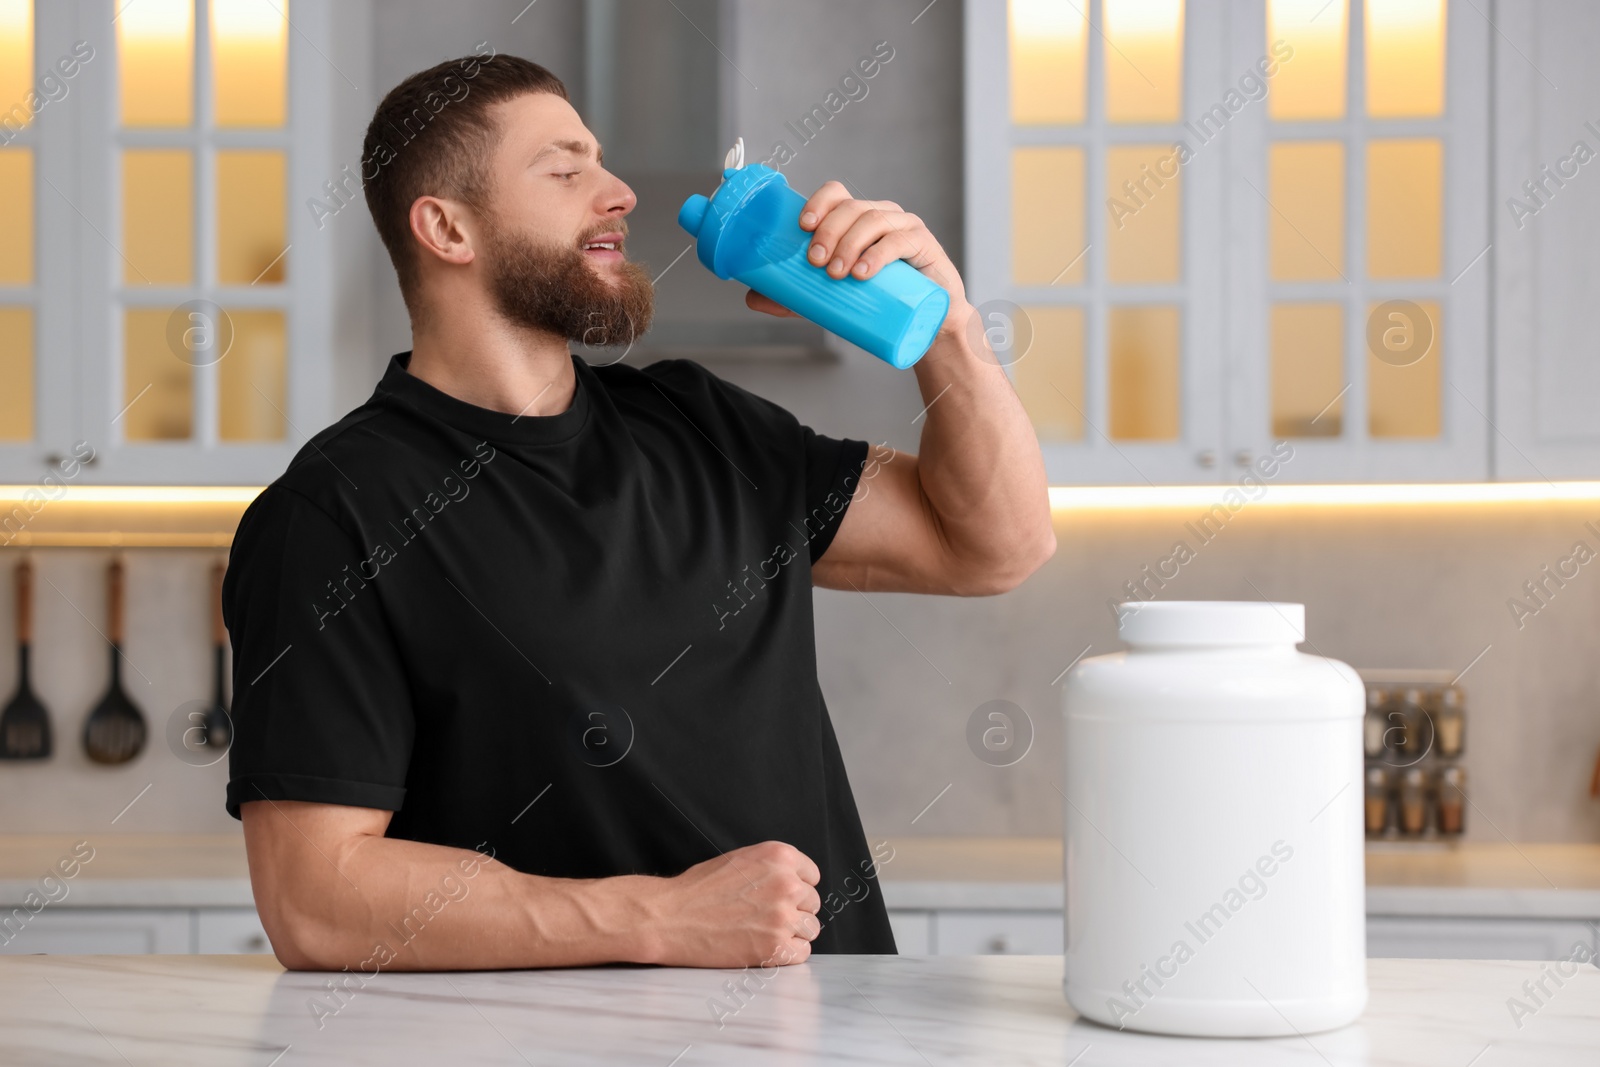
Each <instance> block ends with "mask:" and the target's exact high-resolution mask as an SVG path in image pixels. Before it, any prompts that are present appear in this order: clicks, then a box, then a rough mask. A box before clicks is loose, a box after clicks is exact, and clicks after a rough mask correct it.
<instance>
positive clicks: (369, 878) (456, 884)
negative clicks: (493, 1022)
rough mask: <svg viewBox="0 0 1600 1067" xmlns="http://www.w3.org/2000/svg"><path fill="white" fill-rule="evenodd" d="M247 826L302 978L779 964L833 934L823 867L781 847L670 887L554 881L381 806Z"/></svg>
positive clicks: (273, 920)
mask: <svg viewBox="0 0 1600 1067" xmlns="http://www.w3.org/2000/svg"><path fill="white" fill-rule="evenodd" d="M243 818H244V824H245V848H246V851H247V852H248V853H249V857H250V882H251V888H252V889H253V890H254V892H255V898H256V908H257V910H258V911H259V912H260V914H261V921H262V923H263V925H265V927H266V930H267V935H268V936H269V937H270V938H271V939H272V949H273V951H274V952H275V953H276V954H277V956H278V959H279V961H280V962H282V963H283V964H284V966H286V967H290V968H293V969H296V970H334V971H337V970H343V969H346V968H348V969H349V970H350V971H352V972H364V973H366V974H369V975H370V974H376V973H378V972H380V971H385V970H406V971H416V970H490V969H497V968H523V967H573V966H583V965H586V964H598V963H661V964H672V965H678V966H695V967H743V966H750V965H753V964H760V965H762V966H766V965H768V964H769V963H771V962H777V963H780V964H786V963H800V962H803V961H804V960H805V959H806V958H807V957H808V956H809V955H810V949H811V946H810V941H811V939H812V938H814V937H816V936H817V934H818V933H819V932H820V931H821V925H820V923H819V921H818V919H817V911H818V909H819V908H820V906H821V898H820V896H819V895H818V893H817V890H816V885H817V882H818V880H819V879H820V877H821V873H820V872H819V871H818V869H817V865H816V864H815V863H814V862H812V861H811V859H810V858H809V857H807V856H805V855H803V854H802V853H801V852H800V851H799V850H797V849H795V848H794V847H793V846H790V845H787V844H784V843H782V842H779V841H763V842H760V843H758V844H754V845H745V846H743V847H740V848H736V849H730V850H729V851H727V852H725V853H722V854H721V855H718V856H715V857H713V858H711V859H708V860H705V861H703V862H701V863H697V864H695V865H694V866H692V867H690V868H689V869H688V870H686V871H684V872H682V873H681V874H676V875H673V876H671V877H656V876H651V875H619V876H616V877H610V878H546V877H541V876H538V875H531V874H522V873H520V872H518V871H515V870H513V869H512V868H510V867H508V866H506V865H505V864H503V863H500V862H498V861H496V860H495V859H494V858H493V857H492V855H490V854H489V853H491V852H492V849H491V848H489V847H488V846H487V845H480V846H478V847H479V851H469V850H467V849H460V848H447V847H444V846H441V845H430V844H424V843H422V842H419V841H408V840H405V839H403V838H391V837H387V836H385V830H386V828H387V826H388V824H389V818H390V815H389V813H388V812H387V811H381V810H377V809H370V808H353V807H344V806H341V805H338V804H314V803H309V802H299V801H252V802H250V803H247V804H245V805H244V806H243Z"/></svg>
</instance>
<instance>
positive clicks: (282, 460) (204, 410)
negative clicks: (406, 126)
mask: <svg viewBox="0 0 1600 1067" xmlns="http://www.w3.org/2000/svg"><path fill="white" fill-rule="evenodd" d="M125 2H126V0H77V2H76V3H74V4H73V5H72V6H74V7H75V8H76V9H77V17H78V21H79V35H80V36H84V37H86V38H87V39H89V40H90V43H91V44H93V45H94V47H95V50H96V53H97V58H96V60H95V63H94V64H92V65H91V66H90V68H87V69H86V70H85V72H84V73H85V75H92V77H91V78H89V80H88V81H87V82H86V84H85V85H83V86H82V87H81V91H82V94H83V98H82V99H80V100H79V101H77V103H78V104H79V105H80V106H79V107H78V108H77V109H76V110H75V112H74V120H75V122H76V125H77V136H76V147H77V152H76V154H77V161H76V166H75V168H74V169H75V171H76V174H77V178H78V181H77V189H76V196H77V204H78V207H79V208H80V209H81V212H82V218H83V223H82V224H81V225H77V226H76V227H74V228H73V231H72V232H73V233H75V235H76V243H77V247H78V260H79V269H78V278H77V284H76V286H75V287H74V288H75V289H76V290H77V292H78V293H79V294H80V301H81V305H80V307H79V308H77V309H76V315H75V317H76V321H77V328H78V331H79V336H78V344H77V346H76V349H75V351H76V352H77V353H78V361H79V364H80V368H81V369H80V371H79V382H78V385H77V389H76V391H75V399H76V400H77V405H76V408H75V410H74V411H73V413H72V414H73V422H74V428H73V433H72V436H73V438H74V439H82V440H86V441H88V442H89V443H90V444H91V445H92V446H93V447H94V448H95V451H96V453H97V457H98V458H97V462H96V463H95V465H94V466H92V467H90V468H88V469H87V470H86V471H85V473H84V474H83V475H82V476H81V480H82V481H83V482H85V483H103V484H155V485H169V484H200V485H241V484H242V485H260V484H265V483H266V482H269V481H271V480H272V479H273V478H275V477H277V475H278V474H280V473H281V472H282V471H283V469H284V468H285V467H286V466H288V463H289V461H290V460H291V459H292V458H293V457H294V454H295V453H296V452H297V451H299V449H300V447H301V445H302V444H303V443H304V440H305V437H306V435H308V434H312V433H315V432H316V431H318V430H320V429H321V428H322V427H323V426H325V425H326V424H327V423H328V422H329V421H330V419H329V391H330V388H331V382H332V370H331V361H330V355H331V352H330V348H331V339H332V325H331V324H332V308H331V306H330V298H329V296H328V294H329V293H330V292H331V290H332V285H331V256H332V251H333V246H332V241H331V238H330V237H329V235H327V234H326V233H321V234H319V233H318V232H317V231H318V227H317V223H316V220H315V218H314V217H313V215H312V213H311V211H310V210H309V209H308V208H307V206H306V205H307V202H308V200H309V199H311V198H317V199H326V198H327V195H328V194H327V192H326V190H325V189H324V184H325V183H326V182H329V181H332V180H338V179H339V178H340V177H341V175H340V173H339V171H338V169H337V165H336V163H335V160H334V157H333V154H332V151H331V138H332V134H331V121H332V115H331V112H332V108H331V106H330V105H329V103H328V101H329V100H331V99H332V98H333V97H334V95H335V94H336V93H338V92H339V91H340V90H341V89H343V90H344V91H350V90H349V88H348V87H347V86H344V85H343V84H342V81H341V80H340V77H339V75H338V74H337V72H336V71H334V70H333V69H332V68H331V66H330V63H329V61H328V60H327V58H326V56H327V54H328V53H329V52H330V51H332V43H331V36H332V14H331V10H330V8H329V6H328V0H295V2H294V4H293V11H292V19H293V21H292V23H291V26H290V30H289V47H288V61H287V62H288V94H289V101H288V115H287V121H286V125H285V127H284V129H283V130H282V131H270V132H268V133H266V134H258V133H256V131H248V132H247V133H244V134H241V135H238V136H235V135H233V134H232V131H219V132H216V133H212V132H210V131H207V130H206V127H205V125H204V116H206V115H208V114H209V111H210V106H211V105H210V101H209V87H208V84H207V83H208V79H209V73H210V71H209V66H208V60H209V42H208V40H207V36H208V34H207V15H208V10H207V9H208V7H209V4H207V3H206V2H205V0H200V2H199V3H198V4H197V11H196V21H195V43H196V56H197V59H196V71H195V78H196V92H195V95H196V103H197V109H196V116H195V118H196V122H195V126H194V127H193V128H192V129H191V130H188V131H184V132H183V133H182V134H179V135H177V139H184V140H186V142H187V143H188V144H189V145H191V146H192V148H193V151H194V152H195V164H196V182H195V187H194V188H195V219H196V227H195V244H196V250H195V259H194V262H195V269H196V275H197V277H196V281H195V284H194V285H192V286H184V287H181V288H173V289H171V290H159V289H152V290H150V291H149V292H147V293H141V294H139V296H138V297H137V298H135V299H134V300H133V301H130V304H138V303H146V304H148V303H150V302H151V301H152V300H156V302H158V303H171V304H173V305H176V304H177V303H178V302H180V301H183V300H187V299H190V298H192V297H195V296H199V297H202V298H207V299H213V300H215V301H216V302H218V303H220V304H223V305H224V306H225V307H226V306H229V305H232V306H233V307H235V308H249V307H253V306H265V307H272V308H282V309H283V311H284V314H285V317H286V341H287V359H286V363H287V365H286V374H287V392H286V397H285V399H286V401H287V403H286V405H285V406H286V410H285V412H284V414H285V415H286V425H285V427H284V438H283V440H282V441H278V442H270V443H269V442H263V443H243V442H222V441H219V440H218V434H217V431H218V425H217V423H218V419H217V395H216V378H217V366H216V365H211V366H202V367H196V368H195V370H194V396H195V404H194V421H193V433H192V436H191V437H190V438H189V439H187V440H184V441H171V442H167V441H162V442H125V441H124V440H123V439H122V434H121V431H120V425H119V416H120V413H121V412H122V410H123V408H124V400H123V389H122V381H123V377H122V367H123V359H122V352H123V338H122V333H123V324H122V314H121V311H122V307H123V304H122V300H121V296H120V293H121V290H122V284H121V278H122V259H121V255H120V252H119V251H118V250H117V247H116V245H117V243H118V241H119V238H120V235H121V233H122V227H121V188H120V184H119V182H118V180H117V177H116V175H117V174H118V173H119V171H120V150H121V149H122V148H123V147H127V146H134V145H137V144H138V143H140V142H141V141H142V140H143V138H142V137H141V132H142V131H124V130H121V129H120V128H119V126H118V123H117V114H118V109H117V65H118V58H119V57H118V56H117V50H116V39H115V27H114V25H113V23H112V16H113V15H114V14H115V13H116V8H117V7H118V6H119V3H125ZM171 139H173V138H164V139H163V143H165V141H166V140H171ZM258 144H259V145H262V146H267V145H270V146H271V147H281V148H282V150H283V151H284V152H285V153H286V156H287V171H286V180H287V188H286V196H287V198H288V204H287V205H286V219H287V231H288V232H287V246H288V248H287V251H286V257H287V259H288V265H287V270H286V274H287V280H286V281H285V282H284V283H283V285H282V287H281V293H282V295H281V296H278V295H277V294H266V293H261V292H258V291H252V290H251V289H250V288H249V287H247V286H228V287H220V286H217V285H214V284H212V283H211V281H210V278H209V276H208V271H209V270H210V264H211V262H212V260H213V259H214V251H213V248H214V241H213V237H214V226H215V181H214V173H213V171H212V165H213V162H214V156H215V152H216V149H217V148H219V147H222V148H227V147H233V146H240V147H244V146H255V145H258ZM352 162H353V161H352ZM157 298H161V299H159V300H157ZM174 358H176V357H174ZM224 358H226V357H224Z"/></svg>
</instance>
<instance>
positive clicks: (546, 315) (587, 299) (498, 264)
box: [485, 220, 655, 346]
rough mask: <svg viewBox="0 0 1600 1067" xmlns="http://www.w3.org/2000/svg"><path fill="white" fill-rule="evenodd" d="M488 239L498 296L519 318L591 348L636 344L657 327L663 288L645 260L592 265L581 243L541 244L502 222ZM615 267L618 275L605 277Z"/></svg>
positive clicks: (501, 306)
mask: <svg viewBox="0 0 1600 1067" xmlns="http://www.w3.org/2000/svg"><path fill="white" fill-rule="evenodd" d="M486 237H487V247H486V248H485V252H486V253H487V260H488V262H487V266H488V275H489V291H490V295H491V296H492V297H493V299H494V302H495V306H496V308H497V309H498V310H499V312H500V314H502V315H504V316H505V317H506V318H507V319H509V320H510V321H511V322H514V323H516V324H517V325H519V326H526V327H529V328H530V329H535V330H543V331H545V332H547V333H554V334H559V335H560V336H562V337H565V338H566V339H567V340H569V341H577V342H578V343H580V344H583V345H590V346H608V345H631V344H633V342H635V341H637V340H638V339H639V338H640V337H642V336H643V335H644V333H645V331H646V330H648V329H649V328H650V320H651V318H652V317H653V315H654V314H655V287H654V286H653V285H652V284H651V282H650V275H649V274H648V273H647V272H646V271H645V269H644V267H643V266H641V265H640V264H638V263H635V262H633V261H632V260H623V261H622V262H620V263H602V264H598V265H591V264H590V263H589V262H588V256H587V253H585V252H584V251H583V250H582V249H581V248H580V247H577V246H575V245H573V246H567V247H564V248H563V247H557V246H551V245H545V244H540V243H537V242H535V241H532V240H529V239H528V238H526V237H523V236H521V235H520V234H517V233H516V232H514V231H513V230H511V229H510V228H508V227H505V226H502V225H501V224H500V223H499V221H498V220H492V221H491V222H490V224H489V227H488V229H487V231H486ZM607 271H609V272H612V273H615V274H616V278H614V279H612V280H610V281H607V280H606V279H605V278H602V277H600V276H599V275H600V274H601V273H604V272H607Z"/></svg>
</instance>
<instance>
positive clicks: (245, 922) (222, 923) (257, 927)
mask: <svg viewBox="0 0 1600 1067" xmlns="http://www.w3.org/2000/svg"><path fill="white" fill-rule="evenodd" d="M195 914H196V920H195V927H194V930H195V937H194V940H195V947H194V950H195V951H196V952H203V953H214V954H220V955H239V954H241V953H255V952H271V951H272V942H270V941H268V940H267V932H266V931H265V930H264V929H262V928H261V918H260V916H258V915H257V914H256V909H254V908H202V909H201V910H200V911H198V912H196V913H195Z"/></svg>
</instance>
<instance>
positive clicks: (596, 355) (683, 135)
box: [583, 0, 836, 363]
mask: <svg viewBox="0 0 1600 1067" xmlns="http://www.w3.org/2000/svg"><path fill="white" fill-rule="evenodd" d="M736 9H737V5H736V4H735V3H732V2H731V0H672V2H671V3H662V2H661V0H587V2H586V3H585V5H584V59H585V63H584V71H585V77H584V87H583V88H584V96H583V101H584V102H583V118H584V121H585V122H586V123H587V124H588V126H589V128H590V130H592V131H593V132H594V135H595V136H596V137H597V138H599V140H600V143H601V144H602V145H604V146H605V152H606V166H607V168H608V169H610V170H611V171H612V172H613V173H615V174H617V175H618V176H619V177H621V178H622V179H623V180H624V181H626V182H627V183H628V184H629V185H630V186H631V187H632V188H633V191H634V193H635V194H636V195H637V196H638V198H639V203H638V206H637V207H636V208H635V209H634V211H633V213H632V214H631V215H629V216H628V230H629V232H628V254H629V256H630V257H631V258H633V259H635V260H638V261H640V262H642V263H644V264H645V265H646V266H647V267H648V268H649V270H650V274H651V277H652V278H655V279H656V315H655V322H654V325H653V326H652V327H651V330H650V332H649V333H648V334H647V335H645V336H644V337H643V338H641V339H640V340H639V341H638V342H637V343H636V344H635V345H634V346H633V348H632V350H631V351H629V353H628V355H627V357H626V358H627V359H628V360H629V361H630V362H634V361H637V362H640V363H648V362H651V361H652V360H655V359H663V358H673V357H687V358H691V359H696V360H702V361H726V360H741V361H742V360H756V361H762V362H771V361H774V360H778V361H794V360H804V361H812V360H833V359H835V358H836V357H835V355H834V354H833V352H832V351H831V350H830V349H829V348H828V347H827V345H826V343H825V336H826V335H825V333H824V331H823V330H822V328H821V327H820V326H817V325H815V324H813V323H810V322H805V321H803V320H799V319H780V318H776V317H774V316H770V315H763V314H761V313H759V312H755V311H751V310H750V309H749V308H748V307H746V306H745V303H744V297H745V292H746V289H745V287H744V286H742V285H739V284H738V283H737V282H729V281H723V280H722V279H720V278H717V277H716V276H715V275H713V274H712V273H711V272H710V271H708V270H706V269H705V267H704V266H703V265H701V263H700V262H699V261H698V260H697V259H696V258H695V255H694V251H693V248H692V244H693V242H692V241H691V239H690V237H689V235H688V234H686V233H684V232H683V230H682V229H680V228H679V227H678V223H677V215H678V208H679V206H680V205H681V204H682V203H683V201H684V200H685V199H687V198H688V197H689V196H690V195H691V194H692V193H706V194H709V193H710V192H711V190H712V189H714V188H715V187H716V185H717V183H718V182H719V181H720V180H721V178H722V170H721V163H722V161H723V157H724V154H725V153H726V152H727V149H728V146H729V145H730V144H733V142H734V139H735V138H736V137H737V136H739V135H740V134H741V133H742V132H744V131H740V130H738V129H736V128H735V126H736V124H737V114H738V106H737V105H738V96H739V93H740V92H741V91H748V90H753V86H750V85H748V84H747V83H746V81H745V75H744V74H743V73H741V72H740V70H739V68H738V65H737V64H738V57H737V55H736V52H737V48H736V44H735V40H736V36H735V34H734V32H733V29H734V26H733V20H734V19H735V17H736V15H737V11H736ZM583 354H584V355H585V357H586V358H589V359H591V361H593V362H596V363H606V362H611V361H614V360H616V359H617V358H619V357H620V356H621V350H620V349H600V350H596V351H593V352H585V353H583Z"/></svg>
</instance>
